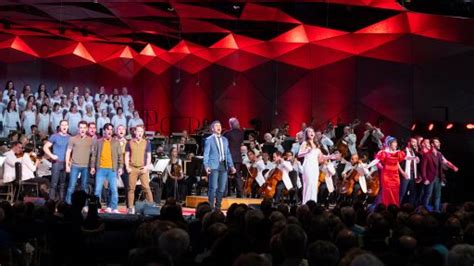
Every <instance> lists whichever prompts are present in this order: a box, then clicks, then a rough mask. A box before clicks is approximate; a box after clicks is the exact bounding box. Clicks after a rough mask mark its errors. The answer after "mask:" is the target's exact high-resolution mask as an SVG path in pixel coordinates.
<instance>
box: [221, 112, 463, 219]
mask: <svg viewBox="0 0 474 266" xmlns="http://www.w3.org/2000/svg"><path fill="white" fill-rule="evenodd" d="M359 123H360V122H358V121H354V123H352V124H350V125H346V126H343V127H342V130H341V129H340V128H339V129H338V128H337V126H334V125H332V124H329V125H328V127H327V128H326V129H324V130H318V129H314V128H312V127H307V126H306V125H305V124H303V125H302V128H301V131H299V132H298V133H297V134H296V142H294V143H293V144H292V146H291V147H286V148H285V147H283V145H282V144H283V142H284V141H285V139H287V138H288V136H287V134H286V132H285V131H286V130H287V127H286V128H285V127H284V128H282V129H279V130H278V129H277V130H274V131H273V132H272V133H273V134H271V133H266V134H265V135H264V142H263V143H258V142H257V141H256V139H255V137H254V136H253V135H250V136H249V139H248V140H243V134H242V133H241V130H240V126H239V122H238V120H237V119H235V118H232V119H230V120H229V125H230V128H231V129H230V130H229V131H227V132H225V133H223V136H224V137H227V138H228V141H229V148H230V153H231V154H232V155H233V156H232V159H233V164H232V165H233V166H235V169H236V174H235V175H234V178H232V177H231V178H230V179H229V181H230V182H231V185H229V188H232V187H233V186H232V183H234V184H235V185H234V186H235V189H236V194H237V196H238V197H240V196H244V197H266V198H273V199H274V201H275V202H281V201H282V200H288V201H289V202H291V203H295V204H298V203H303V204H304V203H306V202H308V201H315V202H319V203H322V204H328V205H329V204H331V203H334V202H336V201H338V200H346V201H356V200H362V201H364V202H368V203H374V202H375V203H383V204H385V205H390V204H394V205H401V204H402V203H406V202H407V203H411V204H413V205H414V206H419V205H424V206H427V207H428V206H429V208H430V209H432V210H434V211H440V208H441V191H442V186H444V184H445V183H446V179H445V175H444V172H445V171H446V170H447V169H451V170H453V171H454V172H457V171H458V168H457V167H456V166H455V165H453V164H452V163H451V162H450V161H448V160H447V159H446V158H445V157H444V156H443V154H442V153H441V151H440V148H441V142H440V140H439V139H438V138H432V139H427V138H423V137H421V136H413V137H410V138H409V139H408V141H407V143H401V142H400V141H398V140H397V139H396V138H394V137H392V136H385V135H384V133H382V131H381V129H380V128H379V127H376V126H374V125H372V124H371V123H368V122H367V123H365V131H364V134H363V137H362V139H361V141H360V142H358V141H357V136H356V134H355V133H354V128H355V127H356V126H357V125H358V124H359ZM338 130H340V131H341V132H340V133H339V134H340V137H336V136H337V131H338ZM239 132H240V133H239ZM214 134H216V132H214ZM236 136H237V137H236Z"/></svg>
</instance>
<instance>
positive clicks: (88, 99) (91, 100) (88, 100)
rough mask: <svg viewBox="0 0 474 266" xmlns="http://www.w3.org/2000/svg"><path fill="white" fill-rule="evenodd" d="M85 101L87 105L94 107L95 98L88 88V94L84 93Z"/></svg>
mask: <svg viewBox="0 0 474 266" xmlns="http://www.w3.org/2000/svg"><path fill="white" fill-rule="evenodd" d="M84 101H85V102H86V104H89V105H92V106H94V97H92V96H91V92H90V90H89V88H86V92H85V93H84Z"/></svg>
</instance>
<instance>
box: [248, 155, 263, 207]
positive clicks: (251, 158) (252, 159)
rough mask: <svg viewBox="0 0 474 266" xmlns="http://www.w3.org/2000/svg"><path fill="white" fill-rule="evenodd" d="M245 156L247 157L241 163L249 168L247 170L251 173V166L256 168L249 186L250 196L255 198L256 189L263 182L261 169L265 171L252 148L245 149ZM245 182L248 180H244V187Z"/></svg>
mask: <svg viewBox="0 0 474 266" xmlns="http://www.w3.org/2000/svg"><path fill="white" fill-rule="evenodd" d="M247 157H248V159H247V160H244V161H243V163H244V164H245V166H246V167H247V169H249V172H250V173H252V171H251V170H250V169H251V168H253V169H256V171H257V173H256V175H255V177H253V178H254V179H255V180H253V182H252V184H251V186H250V196H251V197H252V198H256V197H257V191H258V189H259V188H260V187H261V186H262V185H263V183H265V177H264V175H263V171H265V164H264V163H263V161H262V159H261V158H260V157H259V156H257V155H255V153H254V152H253V151H252V150H249V151H247ZM247 178H252V177H247ZM247 182H248V180H246V183H245V188H247ZM246 192H248V191H246Z"/></svg>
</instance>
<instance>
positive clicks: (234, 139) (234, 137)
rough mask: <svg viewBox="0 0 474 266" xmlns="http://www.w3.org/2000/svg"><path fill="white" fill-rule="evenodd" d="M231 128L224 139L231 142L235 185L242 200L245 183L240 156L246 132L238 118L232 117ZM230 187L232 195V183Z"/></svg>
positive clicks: (238, 196) (230, 120) (229, 183)
mask: <svg viewBox="0 0 474 266" xmlns="http://www.w3.org/2000/svg"><path fill="white" fill-rule="evenodd" d="M229 126H230V130H228V131H226V132H225V133H224V137H226V138H227V139H228V140H229V149H230V154H231V156H232V161H233V162H234V167H235V170H236V171H237V172H236V173H235V175H234V178H233V180H234V182H233V183H235V186H236V190H237V198H241V197H242V187H243V181H242V171H241V166H242V155H241V154H240V146H241V145H242V143H243V142H244V132H243V131H242V129H240V123H239V120H237V118H235V117H232V118H230V119H229ZM229 181H231V180H229ZM228 186H229V189H228V193H229V195H230V191H231V187H232V186H231V182H228Z"/></svg>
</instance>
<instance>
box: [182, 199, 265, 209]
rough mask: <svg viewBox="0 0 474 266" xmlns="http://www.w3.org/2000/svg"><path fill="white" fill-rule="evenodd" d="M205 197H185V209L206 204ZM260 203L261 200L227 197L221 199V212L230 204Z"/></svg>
mask: <svg viewBox="0 0 474 266" xmlns="http://www.w3.org/2000/svg"><path fill="white" fill-rule="evenodd" d="M206 201H208V200H207V196H187V197H186V208H196V206H197V205H198V204H199V203H201V202H206ZM261 202H262V199H252V198H234V197H228V198H223V199H222V206H221V208H222V209H223V210H227V209H228V208H229V207H230V206H231V205H232V204H234V203H237V204H242V203H243V204H247V205H250V204H258V205H260V203H261Z"/></svg>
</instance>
